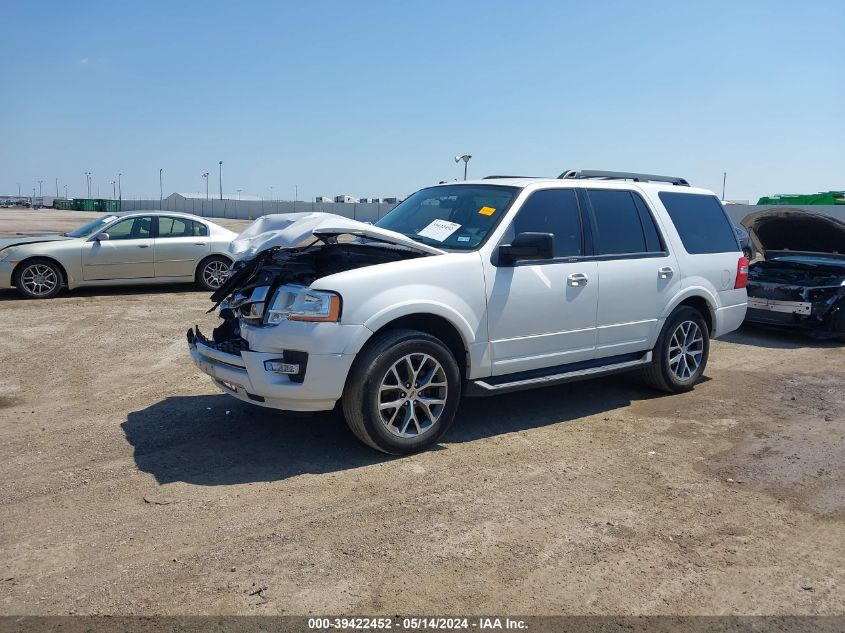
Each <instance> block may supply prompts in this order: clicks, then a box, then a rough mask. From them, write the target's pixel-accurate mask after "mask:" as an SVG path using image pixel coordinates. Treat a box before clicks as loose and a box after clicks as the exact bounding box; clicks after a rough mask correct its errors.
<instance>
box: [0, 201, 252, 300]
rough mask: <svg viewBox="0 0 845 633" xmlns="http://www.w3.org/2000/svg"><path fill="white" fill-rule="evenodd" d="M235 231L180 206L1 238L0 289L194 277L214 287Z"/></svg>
mask: <svg viewBox="0 0 845 633" xmlns="http://www.w3.org/2000/svg"><path fill="white" fill-rule="evenodd" d="M235 236H236V234H235V233H233V232H232V231H229V230H228V229H224V228H223V227H222V226H219V225H217V224H214V223H213V222H209V221H208V220H206V219H204V218H199V217H197V216H193V215H187V214H184V213H165V212H159V211H143V212H137V213H125V214H117V213H116V214H111V215H105V216H102V217H100V218H97V219H96V220H92V221H91V222H88V223H87V224H84V225H82V226H80V227H79V228H77V229H75V230H73V231H70V232H68V233H63V234H61V235H19V236H15V237H8V238H0V288H11V287H15V288H16V289H17V291H18V292H19V293H20V294H21V295H22V296H24V297H26V298H28V299H49V298H52V297H55V296H56V295H57V294H59V292H60V291H61V289H62V287H63V286H66V287H67V288H69V289H73V288H80V287H84V286H111V285H135V284H154V283H181V282H188V283H193V282H196V283H197V284H199V285H200V286H201V287H203V288H205V289H207V290H216V289H217V288H219V287H220V286H221V285H222V284H223V282H224V281H225V280H226V277H227V275H228V272H229V266H230V265H231V263H232V258H231V255H230V253H229V244H230V243H231V242H232V239H233V238H234V237H235Z"/></svg>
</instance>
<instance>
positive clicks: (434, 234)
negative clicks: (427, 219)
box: [417, 220, 461, 242]
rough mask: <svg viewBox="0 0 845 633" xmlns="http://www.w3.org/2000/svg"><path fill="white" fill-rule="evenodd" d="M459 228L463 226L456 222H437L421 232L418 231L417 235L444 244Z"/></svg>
mask: <svg viewBox="0 0 845 633" xmlns="http://www.w3.org/2000/svg"><path fill="white" fill-rule="evenodd" d="M459 228H461V225H460V224H456V223H455V222H449V221H447V220H435V221H434V222H432V223H431V224H429V225H428V226H427V227H425V228H424V229H422V230H421V231H417V235H419V236H421V237H427V238H429V239H432V240H435V241H437V242H442V241H443V240H445V239H446V238H447V237H449V236H450V235H451V234H452V233H454V232H455V231H457V230H458V229H459Z"/></svg>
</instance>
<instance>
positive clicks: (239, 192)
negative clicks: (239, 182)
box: [238, 189, 243, 202]
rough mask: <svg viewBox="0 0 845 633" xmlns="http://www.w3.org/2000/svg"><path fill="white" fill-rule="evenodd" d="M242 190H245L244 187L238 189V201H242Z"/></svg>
mask: <svg viewBox="0 0 845 633" xmlns="http://www.w3.org/2000/svg"><path fill="white" fill-rule="evenodd" d="M241 191H243V189H238V202H240V201H241Z"/></svg>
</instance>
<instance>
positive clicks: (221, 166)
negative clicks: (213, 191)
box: [217, 160, 223, 200]
mask: <svg viewBox="0 0 845 633" xmlns="http://www.w3.org/2000/svg"><path fill="white" fill-rule="evenodd" d="M217 164H218V165H219V167H220V199H221V200H222V199H223V161H222V160H221V161H219V162H218V163H217Z"/></svg>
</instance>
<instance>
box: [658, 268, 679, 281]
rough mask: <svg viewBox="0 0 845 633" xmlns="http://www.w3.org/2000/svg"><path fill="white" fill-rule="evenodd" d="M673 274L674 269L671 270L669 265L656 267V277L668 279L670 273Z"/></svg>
mask: <svg viewBox="0 0 845 633" xmlns="http://www.w3.org/2000/svg"><path fill="white" fill-rule="evenodd" d="M674 274H675V271H674V270H672V267H671V266H664V267H663V268H658V269H657V277H658V278H659V279H669V277H671V276H672V275H674Z"/></svg>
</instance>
